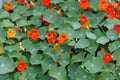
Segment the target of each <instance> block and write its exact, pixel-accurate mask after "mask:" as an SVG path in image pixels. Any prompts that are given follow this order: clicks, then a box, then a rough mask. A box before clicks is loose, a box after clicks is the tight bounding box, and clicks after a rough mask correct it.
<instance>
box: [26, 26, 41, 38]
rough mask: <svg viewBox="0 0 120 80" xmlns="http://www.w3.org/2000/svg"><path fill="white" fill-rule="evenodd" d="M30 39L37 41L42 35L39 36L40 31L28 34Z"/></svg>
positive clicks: (32, 31)
mask: <svg viewBox="0 0 120 80" xmlns="http://www.w3.org/2000/svg"><path fill="white" fill-rule="evenodd" d="M28 37H30V38H31V39H33V40H36V39H38V38H39V37H40V34H39V31H38V30H37V29H34V28H33V29H31V30H30V31H29V32H28Z"/></svg>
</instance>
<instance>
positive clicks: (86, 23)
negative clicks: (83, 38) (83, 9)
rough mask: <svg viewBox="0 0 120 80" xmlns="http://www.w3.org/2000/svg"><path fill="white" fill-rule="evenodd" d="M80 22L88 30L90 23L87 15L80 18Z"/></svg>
mask: <svg viewBox="0 0 120 80" xmlns="http://www.w3.org/2000/svg"><path fill="white" fill-rule="evenodd" d="M79 22H80V23H81V24H82V26H81V27H82V28H88V25H89V21H88V19H87V17H86V16H85V15H81V16H80V19H79Z"/></svg>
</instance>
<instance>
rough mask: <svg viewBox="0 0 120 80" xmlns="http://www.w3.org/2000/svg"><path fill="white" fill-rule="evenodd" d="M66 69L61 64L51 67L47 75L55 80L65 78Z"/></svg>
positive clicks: (64, 79) (63, 79)
mask: <svg viewBox="0 0 120 80" xmlns="http://www.w3.org/2000/svg"><path fill="white" fill-rule="evenodd" d="M66 73H67V72H66V70H65V68H64V67H63V66H61V67H53V68H52V69H51V70H50V71H49V75H50V76H51V77H53V78H55V79H57V80H66Z"/></svg>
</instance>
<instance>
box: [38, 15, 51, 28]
mask: <svg viewBox="0 0 120 80" xmlns="http://www.w3.org/2000/svg"><path fill="white" fill-rule="evenodd" d="M40 20H41V22H43V24H44V25H45V26H49V24H50V23H49V22H48V21H45V20H44V16H43V14H42V15H41V16H40Z"/></svg>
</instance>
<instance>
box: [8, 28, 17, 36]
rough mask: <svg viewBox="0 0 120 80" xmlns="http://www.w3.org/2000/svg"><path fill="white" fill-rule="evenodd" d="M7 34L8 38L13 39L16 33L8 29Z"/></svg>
mask: <svg viewBox="0 0 120 80" xmlns="http://www.w3.org/2000/svg"><path fill="white" fill-rule="evenodd" d="M7 34H8V37H9V38H14V37H15V36H16V31H15V30H13V29H9V30H8V31H7Z"/></svg>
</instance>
